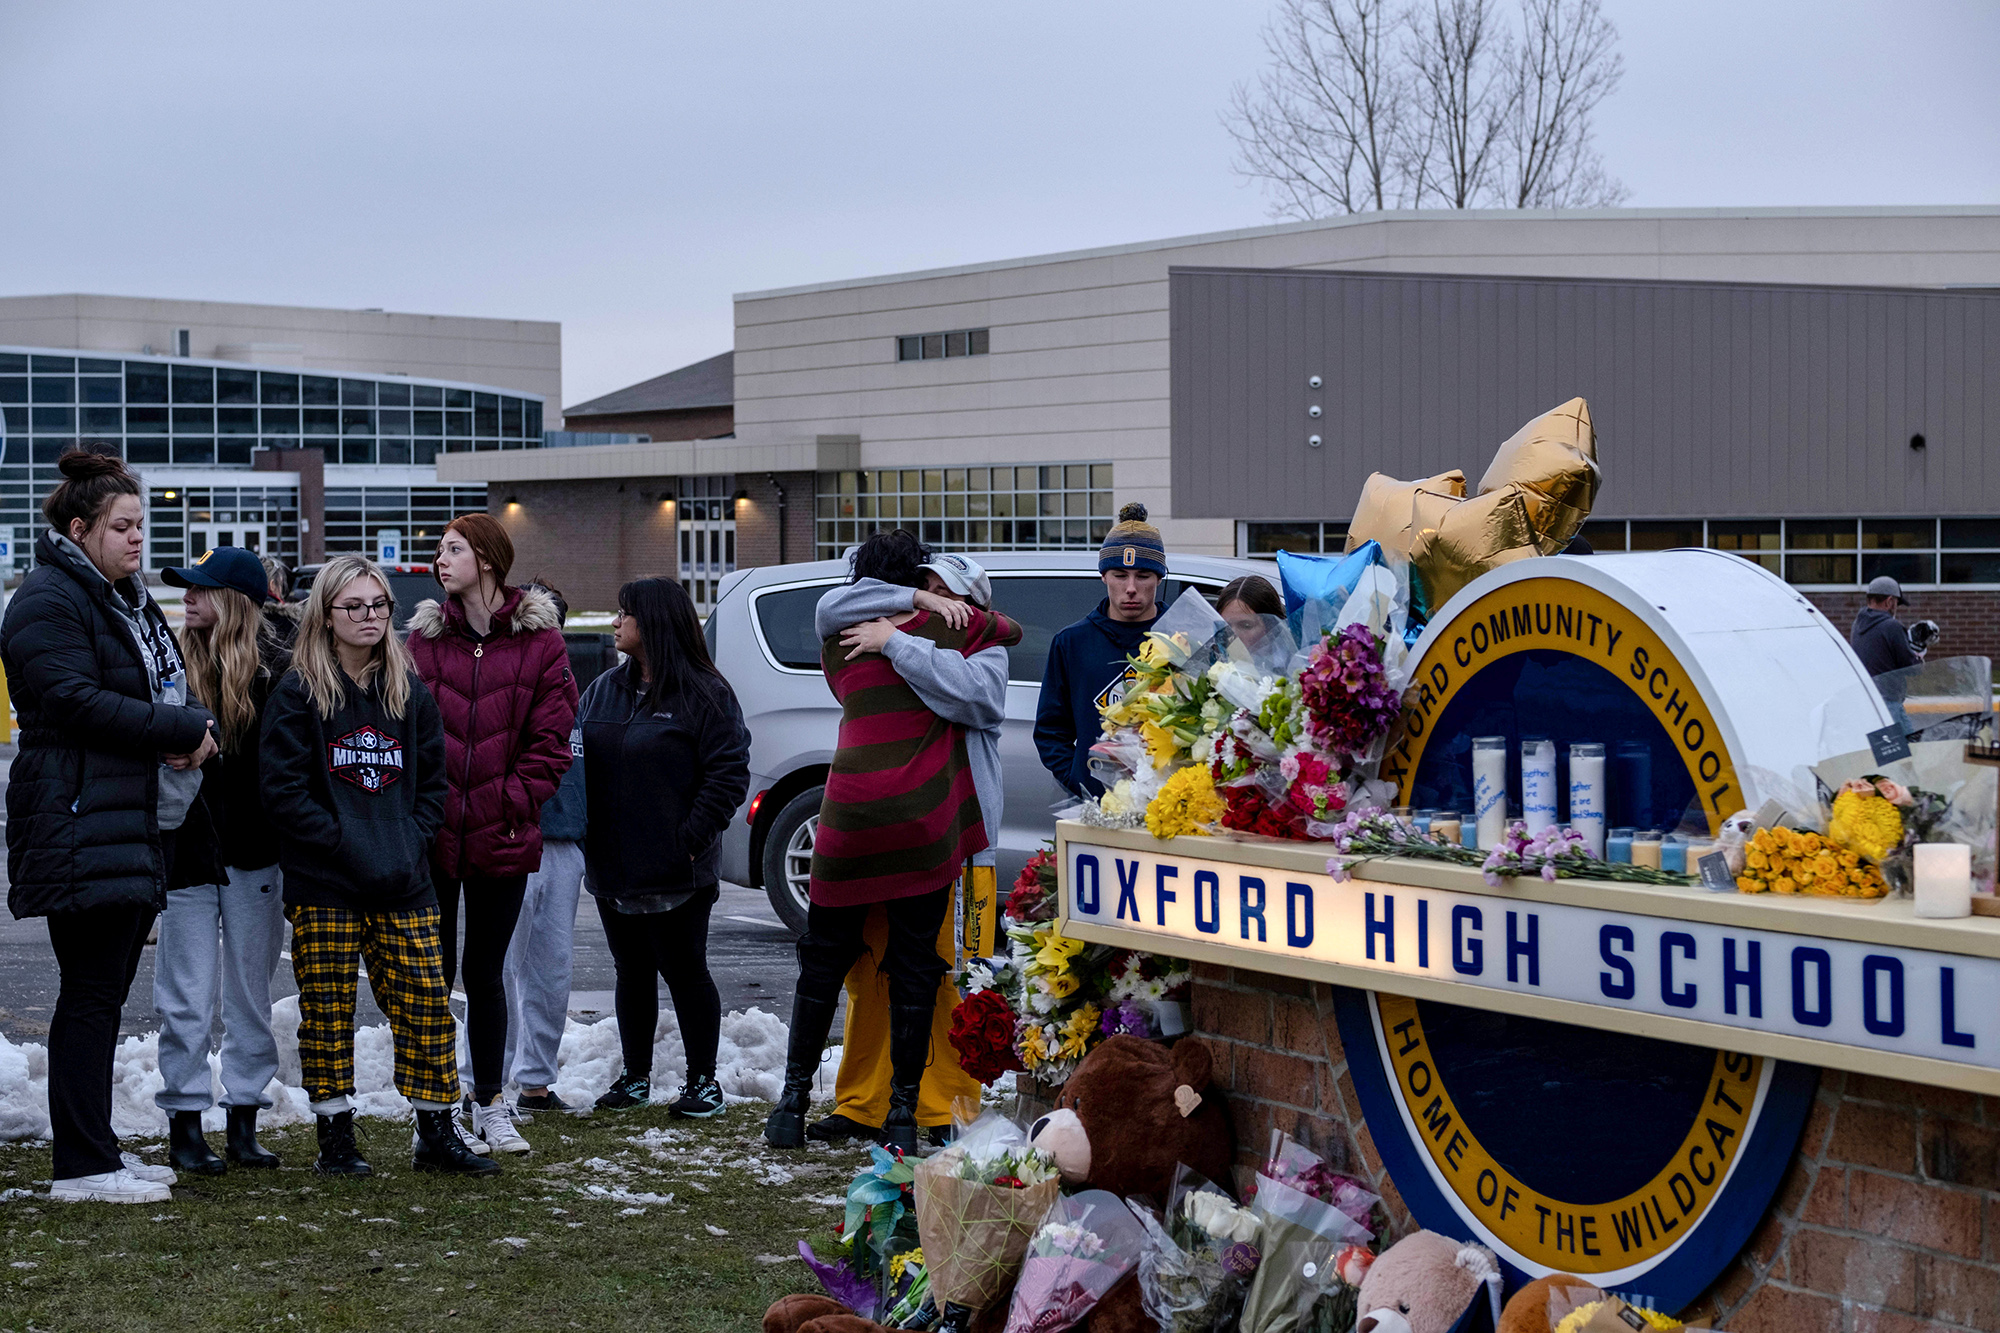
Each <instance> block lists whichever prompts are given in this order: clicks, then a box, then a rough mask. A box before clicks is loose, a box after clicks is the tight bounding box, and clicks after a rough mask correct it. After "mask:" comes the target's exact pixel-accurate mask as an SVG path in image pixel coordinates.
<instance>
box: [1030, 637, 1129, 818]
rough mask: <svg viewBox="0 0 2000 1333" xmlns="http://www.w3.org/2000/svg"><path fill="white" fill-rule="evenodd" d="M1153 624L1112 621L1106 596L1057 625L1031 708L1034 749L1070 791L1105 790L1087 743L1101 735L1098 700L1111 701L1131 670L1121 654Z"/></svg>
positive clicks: (1093, 793) (1089, 792)
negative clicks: (1094, 773)
mask: <svg viewBox="0 0 2000 1333" xmlns="http://www.w3.org/2000/svg"><path fill="white" fill-rule="evenodd" d="M1154 619H1158V616H1157V615H1155V617H1154ZM1152 627H1153V621H1151V620H1148V621H1147V622H1146V623H1144V624H1143V625H1134V624H1127V623H1125V622H1123V621H1118V620H1113V619H1112V618H1111V604H1110V601H1109V599H1106V600H1105V601H1102V602H1099V603H1098V604H1097V609H1096V610H1095V611H1092V612H1091V613H1090V614H1089V615H1087V616H1085V617H1084V618H1083V619H1082V620H1079V621H1077V622H1076V623H1075V624H1074V625H1070V626H1067V627H1066V628H1064V629H1061V630H1058V631H1057V632H1056V637H1055V639H1054V641H1053V642H1051V643H1050V644H1049V664H1048V666H1047V667H1046V668H1045V669H1044V670H1043V672H1042V697H1041V702H1040V703H1039V704H1037V705H1036V707H1035V749H1036V750H1037V751H1038V752H1039V753H1040V754H1041V756H1042V766H1043V767H1044V768H1046V769H1048V770H1049V772H1051V773H1053V774H1055V778H1056V781H1057V782H1060V783H1061V784H1062V785H1063V786H1064V787H1065V788H1066V789H1067V790H1068V791H1069V792H1070V793H1071V794H1072V795H1075V796H1086V795H1088V796H1101V795H1103V794H1104V784H1103V783H1101V782H1099V781H1098V780H1097V779H1096V778H1093V777H1091V776H1090V747H1091V746H1093V745H1095V744H1097V738H1098V737H1099V736H1101V735H1103V728H1102V726H1100V724H1099V722H1098V717H1097V709H1098V705H1099V704H1101V703H1104V702H1107V701H1108V700H1109V698H1110V696H1111V690H1112V687H1113V686H1114V685H1122V684H1123V683H1124V681H1125V679H1126V672H1127V670H1128V669H1129V666H1128V663H1127V662H1126V661H1125V659H1126V658H1127V657H1129V656H1131V655H1132V654H1133V653H1136V652H1138V651H1139V645H1140V644H1141V643H1143V642H1145V639H1146V631H1147V630H1149V629H1151V628H1152Z"/></svg>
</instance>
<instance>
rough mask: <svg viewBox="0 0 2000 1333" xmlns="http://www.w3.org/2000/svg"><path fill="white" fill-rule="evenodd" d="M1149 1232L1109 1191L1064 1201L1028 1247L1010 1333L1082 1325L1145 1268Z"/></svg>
mask: <svg viewBox="0 0 2000 1333" xmlns="http://www.w3.org/2000/svg"><path fill="white" fill-rule="evenodd" d="M1145 1248H1146V1228H1145V1225H1144V1223H1142V1222H1141V1221H1140V1220H1139V1218H1138V1217H1136V1216H1134V1215H1133V1212H1132V1210H1131V1209H1130V1208H1129V1207H1127V1206H1126V1204H1125V1203H1124V1201H1123V1200H1121V1199H1119V1197H1118V1196H1117V1195H1115V1194H1112V1193H1110V1192H1108V1191H1106V1190H1083V1191H1082V1192H1080V1193H1077V1194H1072V1195H1069V1196H1068V1197H1066V1198H1058V1199H1057V1200H1056V1201H1055V1202H1054V1203H1053V1204H1051V1205H1050V1206H1049V1211H1048V1213H1047V1215H1046V1216H1044V1217H1043V1219H1042V1223H1041V1225H1040V1226H1039V1227H1037V1228H1036V1229H1035V1234H1034V1235H1033V1236H1032V1237H1031V1238H1030V1239H1029V1241H1028V1253H1027V1257H1026V1258H1025V1259H1023V1261H1022V1263H1021V1275H1020V1277H1019V1278H1018V1279H1016V1281H1015V1284H1014V1298H1013V1301H1012V1303H1011V1304H1010V1305H1009V1306H1008V1309H1007V1327H1006V1333H1057V1330H1059V1329H1065V1328H1069V1327H1072V1326H1073V1325H1075V1324H1077V1323H1079V1322H1080V1321H1081V1320H1082V1319H1083V1317H1084V1316H1085V1315H1087V1314H1089V1313H1090V1311H1091V1309H1092V1308H1093V1307H1095V1306H1096V1304H1097V1303H1098V1302H1099V1301H1100V1300H1102V1299H1103V1298H1104V1296H1105V1294H1106V1293H1107V1292H1109V1291H1110V1290H1111V1289H1112V1288H1113V1287H1115V1286H1117V1285H1118V1283H1119V1282H1121V1281H1123V1280H1124V1278H1125V1275H1126V1274H1128V1273H1130V1272H1131V1271H1132V1270H1133V1268H1135V1267H1136V1266H1137V1265H1138V1263H1139V1257H1140V1254H1141V1253H1142V1252H1143V1251H1144V1249H1145Z"/></svg>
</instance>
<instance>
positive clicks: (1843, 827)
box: [1827, 791, 1903, 861]
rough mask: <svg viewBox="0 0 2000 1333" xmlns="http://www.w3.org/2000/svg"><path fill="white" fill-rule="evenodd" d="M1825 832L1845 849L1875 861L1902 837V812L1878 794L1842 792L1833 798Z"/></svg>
mask: <svg viewBox="0 0 2000 1333" xmlns="http://www.w3.org/2000/svg"><path fill="white" fill-rule="evenodd" d="M1827 833H1828V835H1829V836H1830V837H1831V838H1832V839H1833V841H1834V842H1836V843H1839V844H1840V845H1841V846H1842V847H1845V848H1847V849H1848V850H1849V851H1852V852H1856V853H1859V854H1860V855H1862V856H1865V857H1867V858H1868V859H1869V860H1871V861H1879V860H1881V859H1882V857H1883V856H1885V855H1887V854H1888V852H1889V850H1890V849H1891V848H1893V847H1894V846H1895V845H1896V844H1897V843H1899V842H1901V841H1902V840H1903V814H1902V812H1901V811H1900V810H1898V809H1896V807H1895V806H1893V805H1891V804H1889V802H1888V801H1887V800H1886V799H1884V798H1883V797H1881V796H1863V795H1861V794H1860V793H1859V792H1851V791H1844V792H1842V793H1841V794H1840V795H1838V796H1836V797H1834V798H1833V817H1832V819H1831V820H1829V821H1828V823H1827Z"/></svg>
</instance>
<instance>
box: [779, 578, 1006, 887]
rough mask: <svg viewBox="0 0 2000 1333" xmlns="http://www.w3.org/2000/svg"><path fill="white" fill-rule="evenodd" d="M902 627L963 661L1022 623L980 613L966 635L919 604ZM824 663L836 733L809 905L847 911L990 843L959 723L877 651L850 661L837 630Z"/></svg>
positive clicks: (955, 864) (922, 881)
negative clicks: (934, 707)
mask: <svg viewBox="0 0 2000 1333" xmlns="http://www.w3.org/2000/svg"><path fill="white" fill-rule="evenodd" d="M899 628H901V630H902V631H903V633H905V634H908V635H911V636H913V637H916V638H920V639H928V640H930V641H931V642H932V643H935V644H936V645H937V646H938V647H939V648H942V649H946V650H949V651H952V652H958V653H963V654H965V655H966V656H968V657H970V656H971V655H972V654H974V653H977V652H981V651H983V650H985V649H987V648H992V647H996V646H1005V645H1012V644H1015V643H1019V642H1020V641H1021V627H1020V626H1019V625H1016V624H1015V623H1014V622H1013V621H1011V620H1009V619H1007V618H1006V617H1005V616H1002V615H997V614H992V613H989V612H984V611H978V610H975V611H974V612H973V613H972V620H971V622H970V623H969V624H967V625H966V627H965V628H964V629H963V630H954V629H951V628H950V627H948V626H947V625H946V624H945V623H944V622H943V621H941V620H939V619H938V618H937V617H935V616H932V615H931V614H929V613H928V612H923V611H919V612H918V613H917V614H916V615H915V616H914V617H913V618H912V619H910V620H907V621H905V622H904V623H903V624H902V625H901V626H900V627H899ZM820 662H821V664H822V666H824V668H825V670H826V683H827V685H828V686H829V687H831V688H832V690H833V694H834V697H835V698H836V699H838V700H840V739H839V748H838V749H837V750H836V752H835V754H834V756H833V766H832V769H831V771H830V772H829V773H828V774H827V779H826V799H825V800H824V801H822V802H821V804H820V812H819V832H818V835H817V837H816V838H815V840H814V842H813V859H812V900H813V901H814V902H815V903H818V904H820V905H821V906H823V907H852V906H856V905H858V904H862V903H876V902H887V901H888V900H890V899H892V898H910V897H914V896H916V895H917V894H920V893H929V892H931V891H933V890H935V889H940V888H943V887H944V886H945V885H947V884H949V883H951V881H952V880H954V879H956V878H957V877H958V873H959V867H960V866H961V865H963V864H964V862H965V861H966V859H967V858H969V857H971V856H972V855H973V854H974V853H976V852H979V851H982V850H984V849H985V847H986V845H987V842H988V838H987V832H986V825H985V824H984V823H983V822H982V821H981V819H980V817H979V795H978V793H977V792H976V791H975V790H974V788H973V783H972V768H971V765H970V764H969V763H968V762H967V759H966V748H965V728H963V727H960V726H956V725H954V724H952V723H949V722H946V721H945V720H944V719H943V718H941V717H939V716H938V715H937V714H935V713H933V712H931V710H930V709H928V708H926V707H924V705H923V701H922V700H920V699H919V698H918V697H917V693H916V691H915V690H913V689H912V688H910V686H909V685H908V684H907V683H905V681H904V680H903V678H902V677H901V676H899V675H897V674H896V669H895V667H894V666H892V665H891V664H890V662H889V659H888V658H886V657H884V656H882V655H881V654H880V653H863V654H862V655H861V656H860V657H857V658H855V659H854V660H853V661H851V662H850V661H848V660H847V651H846V650H845V649H843V648H842V647H841V646H840V639H839V637H838V636H837V635H836V636H832V637H829V638H828V639H827V640H826V641H825V642H824V643H822V644H821V645H820Z"/></svg>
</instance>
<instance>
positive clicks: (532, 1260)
mask: <svg viewBox="0 0 2000 1333" xmlns="http://www.w3.org/2000/svg"><path fill="white" fill-rule="evenodd" d="M766 1109H767V1108H765V1107H762V1106H760V1105H758V1104H756V1103H750V1104H746V1105H742V1106H732V1107H730V1108H729V1110H728V1111H726V1112H725V1113H724V1114H723V1115H722V1116H721V1117H720V1118H718V1119H717V1120H714V1121H710V1122H706V1123H704V1122H700V1121H687V1120H669V1119H668V1117H667V1113H666V1109H665V1108H664V1107H647V1108H642V1109H640V1110H636V1111H629V1112H625V1113H623V1114H621V1115H617V1116H612V1115H597V1116H593V1117H589V1118H582V1117H573V1116H563V1115H549V1114H543V1115H540V1116H537V1117H536V1118H535V1120H534V1122H533V1123H532V1124H528V1125H525V1126H523V1130H522V1132H523V1133H524V1134H525V1135H526V1136H527V1138H528V1139H529V1141H530V1142H532V1143H533V1144H534V1145H535V1151H534V1154H533V1155H532V1156H530V1157H526V1158H509V1159H506V1161H505V1163H504V1165H505V1172H504V1174H502V1175H500V1176H497V1177H488V1178H486V1179H485V1180H479V1181H473V1180H461V1179H457V1178H451V1177H440V1176H434V1175H419V1174H417V1173H416V1172H414V1171H412V1170H411V1169H410V1165H409V1138H410V1129H409V1126H408V1125H407V1124H406V1123H398V1122H394V1121H389V1120H357V1121H356V1122H355V1124H356V1129H357V1137H358V1138H359V1139H360V1141H361V1149H362V1152H363V1153H364V1154H365V1155H366V1156H367V1157H368V1159H369V1161H370V1162H371V1163H372V1164H373V1165H374V1167H375V1175H374V1177H373V1178H371V1179H368V1180H362V1181H337V1180H331V1179H328V1178H325V1177H321V1176H316V1175H314V1174H313V1172H312V1170H311V1162H312V1158H313V1155H314V1151H315V1150H314V1146H313V1132H312V1129H311V1127H310V1126H302V1127H294V1128H292V1129H290V1130H276V1131H272V1132H269V1133H267V1134H264V1135H261V1136H260V1137H261V1138H262V1141H263V1142H264V1144H265V1146H266V1147H268V1148H270V1149H271V1150H272V1151H274V1152H276V1153H277V1154H278V1155H279V1156H280V1157H282V1158H283V1159H284V1162H285V1165H284V1167H283V1168H281V1169H280V1170H278V1171H275V1172H272V1171H239V1170H234V1169H232V1170H231V1171H230V1172H229V1173H228V1174H226V1175H223V1176H219V1177H212V1178H209V1179H197V1178H194V1177H188V1176H183V1177H182V1178H181V1183H180V1184H179V1185H177V1186H175V1187H174V1198H173V1202H172V1203H169V1204H152V1205H113V1204H97V1203H89V1204H56V1203H51V1202H49V1201H48V1199H47V1198H46V1197H43V1198H18V1197H17V1198H14V1199H12V1200H11V1201H9V1202H6V1203H0V1232H4V1235H5V1243H4V1244H0V1265H4V1266H0V1330H6V1333H28V1330H31V1329H33V1330H62V1331H63V1333H68V1331H69V1330H93V1331H102V1333H114V1331H117V1330H127V1329H134V1330H136V1329H169V1328H171V1329H186V1330H194V1331H196V1333H219V1331H221V1330H229V1329H239V1328H253V1327H273V1326H275V1327H279V1328H292V1329H314V1330H318V1329H369V1330H384V1329H394V1330H400V1329H449V1328H453V1327H461V1326H470V1325H474V1324H477V1325H479V1326H482V1327H487V1328H508V1329H513V1328H518V1329H565V1328H582V1329H589V1330H593V1333H597V1331H599V1330H622V1329H674V1330H682V1329H685V1330H716V1333H724V1331H725V1330H726V1331H727V1333H753V1331H754V1330H755V1329H757V1328H758V1326H759V1321H760V1320H761V1319H762V1317H763V1313H764V1309H765V1307H766V1306H768V1305H769V1304H770V1303H771V1302H772V1301H773V1300H775V1299H777V1298H778V1297H779V1296H782V1295H784V1294H786V1293H787V1292H793V1291H816V1290H818V1289H819V1288H818V1283H817V1282H815V1281H814V1279H813V1277H812V1275H811V1273H809V1272H808V1271H807V1270H806V1268H805V1265H804V1264H802V1263H801V1262H800V1261H799V1259H798V1243H799V1241H800V1240H809V1241H811V1242H812V1244H813V1245H814V1247H815V1248H817V1249H818V1250H819V1252H820V1253H821V1254H825V1253H826V1252H827V1247H828V1246H829V1245H830V1244H831V1242H832V1227H833V1224H834V1222H835V1221H836V1220H838V1218H839V1215H840V1214H839V1203H840V1200H841V1199H842V1197H843V1196H844V1195H845V1193H846V1190H847V1185H848V1182H849V1181H850V1180H852V1179H853V1177H854V1173H855V1172H856V1171H857V1170H858V1169H859V1168H860V1166H861V1164H862V1163H863V1162H864V1161H865V1160H866V1157H867V1154H866V1151H865V1150H864V1149H860V1148H846V1147H843V1148H841V1149H839V1150H835V1149H833V1148H830V1147H828V1146H826V1145H823V1144H812V1145H809V1146H808V1148H807V1149H806V1150H805V1151H804V1152H798V1153H780V1152H776V1151H774V1150H772V1149H770V1148H769V1147H768V1146H766V1145H765V1143H764V1141H763V1140H762V1138H761V1137H759V1131H760V1130H761V1129H762V1128H763V1123H764V1113H765V1111H766ZM221 1137H222V1136H221V1135H220V1134H215V1135H211V1136H210V1142H211V1144H213V1146H214V1147H215V1148H216V1150H217V1151H218V1152H220V1151H221V1148H222V1142H221ZM125 1146H126V1147H127V1148H128V1149H133V1150H136V1151H139V1152H140V1153H141V1155H142V1156H144V1157H145V1158H146V1159H147V1160H148V1161H152V1162H163V1161H164V1160H165V1152H164V1145H163V1144H145V1145H134V1144H131V1143H127V1144H126V1145H125ZM48 1179H49V1152H48V1147H47V1145H45V1144H25V1145H24V1144H7V1145H0V1191H5V1190H10V1189H13V1190H18V1189H38V1190H40V1191H44V1192H45V1191H46V1190H47V1188H48V1186H47V1181H48Z"/></svg>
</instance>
